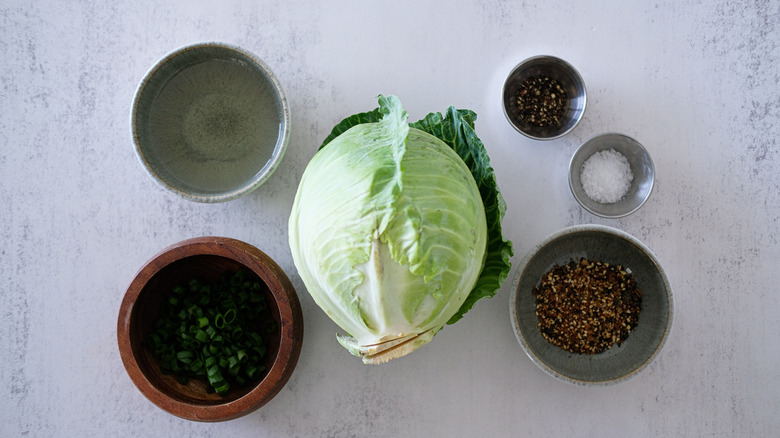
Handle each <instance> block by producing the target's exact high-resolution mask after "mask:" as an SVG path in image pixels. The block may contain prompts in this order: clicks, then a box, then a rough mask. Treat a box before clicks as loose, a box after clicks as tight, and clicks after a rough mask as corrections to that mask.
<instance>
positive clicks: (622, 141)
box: [569, 133, 655, 219]
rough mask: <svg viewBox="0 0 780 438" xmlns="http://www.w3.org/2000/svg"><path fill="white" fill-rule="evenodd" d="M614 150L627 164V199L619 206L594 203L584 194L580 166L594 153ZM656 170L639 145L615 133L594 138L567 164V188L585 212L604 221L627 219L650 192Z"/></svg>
mask: <svg viewBox="0 0 780 438" xmlns="http://www.w3.org/2000/svg"><path fill="white" fill-rule="evenodd" d="M609 149H614V150H615V151H617V152H620V153H621V154H622V155H623V156H624V157H626V159H627V160H628V163H629V165H630V166H631V173H632V174H633V177H634V178H633V180H632V181H631V186H630V187H629V188H628V192H627V193H626V195H625V196H624V197H623V198H622V199H621V200H620V201H618V202H613V203H601V202H598V201H594V200H593V199H591V198H590V197H588V194H587V193H586V192H585V189H584V188H583V187H582V180H581V178H580V175H581V172H582V165H583V164H584V163H585V161H587V159H588V158H590V157H591V155H593V154H595V153H596V152H600V151H604V150H609ZM654 182H655V166H654V165H653V160H652V158H650V154H649V153H648V152H647V149H645V148H644V147H643V146H642V145H641V144H640V143H639V142H638V141H636V140H634V139H633V138H631V137H628V136H625V135H623V134H617V133H607V134H601V135H597V136H595V137H593V138H591V139H590V140H588V141H586V142H585V143H583V144H582V145H581V146H580V147H579V148H577V151H576V152H574V155H573V156H572V158H571V161H570V162H569V188H570V189H571V193H572V194H573V195H574V198H575V199H576V200H577V202H579V204H580V205H581V206H582V208H584V209H585V210H588V211H589V212H591V213H593V214H595V215H597V216H601V217H604V218H610V219H614V218H619V217H623V216H627V215H629V214H631V213H633V212H635V211H637V210H639V208H640V207H641V206H642V205H644V203H645V202H646V201H647V199H648V198H649V197H650V193H651V192H652V191H653V185H654Z"/></svg>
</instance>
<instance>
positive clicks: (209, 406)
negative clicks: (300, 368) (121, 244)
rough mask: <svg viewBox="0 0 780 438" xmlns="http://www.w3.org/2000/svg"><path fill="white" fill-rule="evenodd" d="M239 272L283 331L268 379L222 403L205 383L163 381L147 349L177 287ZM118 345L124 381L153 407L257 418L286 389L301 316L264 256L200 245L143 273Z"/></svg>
mask: <svg viewBox="0 0 780 438" xmlns="http://www.w3.org/2000/svg"><path fill="white" fill-rule="evenodd" d="M242 267H244V268H247V269H248V270H249V271H251V272H253V273H254V274H255V275H257V277H259V278H260V279H261V280H262V282H263V283H265V285H266V286H267V289H266V294H267V297H266V298H267V300H266V301H267V302H268V303H269V307H270V309H271V314H272V315H273V318H274V319H275V320H276V322H277V323H278V327H279V330H276V332H275V333H274V334H272V335H271V337H270V339H268V340H267V341H268V345H267V348H268V352H267V354H266V356H265V359H264V360H265V364H264V365H265V368H266V370H267V373H266V375H265V377H264V378H263V379H262V380H261V381H260V382H257V383H255V384H254V385H250V386H247V387H234V388H231V389H230V390H229V391H228V392H227V393H226V394H224V395H219V394H216V393H213V392H209V391H207V383H206V382H201V381H197V380H192V379H191V380H190V381H189V382H188V383H187V384H185V385H182V384H180V383H179V382H178V381H177V380H176V378H175V377H174V376H172V375H166V374H163V373H162V372H161V371H160V367H159V365H158V362H157V360H156V359H155V358H154V356H153V355H152V352H151V351H150V350H149V349H148V348H146V347H145V346H144V345H143V341H144V339H145V338H146V337H147V336H148V335H149V333H150V332H151V331H152V330H153V328H154V323H155V321H156V320H157V319H158V317H159V313H160V307H161V304H162V303H163V302H164V301H165V300H167V297H168V295H169V294H170V293H171V290H172V288H173V286H174V285H176V284H179V283H182V282H184V281H187V280H189V279H191V278H193V277H197V278H200V279H202V280H204V281H207V282H209V281H214V280H217V279H218V278H220V277H221V276H222V275H223V274H224V273H225V272H228V271H235V270H238V269H239V268H242ZM117 337H118V341H119V353H120V355H121V357H122V362H123V363H124V366H125V369H126V370H127V373H128V374H129V375H130V378H131V379H132V381H133V383H134V384H135V385H136V386H137V387H138V389H139V390H140V391H141V393H143V395H144V396H146V398H148V399H149V400H150V401H152V403H154V404H156V405H157V406H158V407H160V408H161V409H163V410H165V411H167V412H169V413H171V414H173V415H176V416H178V417H181V418H185V419H188V420H194V421H206V422H215V421H225V420H231V419H234V418H238V417H241V416H244V415H246V414H249V413H251V412H254V411H255V410H257V409H258V408H260V407H261V406H263V405H264V404H266V403H267V402H268V401H269V400H271V399H272V398H273V397H274V396H275V395H276V394H277V393H278V392H279V391H280V390H281V389H282V387H283V386H284V385H285V384H286V383H287V380H288V379H289V378H290V376H291V375H292V372H293V370H294V369H295V365H296V364H297V362H298V356H299V354H300V351H301V345H302V342H303V315H302V312H301V307H300V303H299V301H298V296H297V295H296V293H295V289H294V288H293V285H292V283H291V282H290V280H289V279H288V278H287V276H286V275H285V273H284V271H282V269H281V268H280V267H279V266H278V265H277V264H276V262H274V261H273V260H272V259H271V258H270V257H268V256H267V255H266V254H265V253H263V252H262V251H260V250H259V249H257V248H255V247H254V246H252V245H249V244H247V243H244V242H241V241H238V240H235V239H229V238H224V237H199V238H194V239H188V240H185V241H182V242H179V243H176V244H174V245H171V246H169V247H167V248H165V249H164V250H162V251H161V252H160V253H158V254H157V255H155V256H154V257H152V259H151V260H149V261H148V262H147V263H146V264H145V265H144V266H143V267H142V268H141V269H140V271H139V272H138V274H137V275H136V277H135V278H134V279H133V281H132V282H131V283H130V286H129V287H128V289H127V292H126V294H125V297H124V299H123V300H122V305H121V307H120V309H119V320H118V323H117Z"/></svg>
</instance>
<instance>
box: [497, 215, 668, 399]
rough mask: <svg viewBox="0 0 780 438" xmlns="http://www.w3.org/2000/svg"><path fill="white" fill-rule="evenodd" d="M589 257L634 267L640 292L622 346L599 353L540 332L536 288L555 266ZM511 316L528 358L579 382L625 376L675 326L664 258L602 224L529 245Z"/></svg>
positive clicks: (557, 375)
mask: <svg viewBox="0 0 780 438" xmlns="http://www.w3.org/2000/svg"><path fill="white" fill-rule="evenodd" d="M583 257H584V258H587V259H590V260H593V261H601V262H605V263H609V264H611V265H621V266H623V267H624V268H628V269H630V270H631V273H632V275H633V276H634V279H635V280H636V282H637V287H638V288H639V289H640V290H641V292H642V307H641V310H640V312H639V322H638V324H637V326H636V328H634V329H633V330H631V333H630V334H629V336H628V338H627V339H626V340H625V341H624V342H623V343H622V344H620V345H614V346H612V348H610V349H608V350H606V351H603V352H601V353H598V354H576V353H570V352H568V351H566V350H564V349H562V348H560V347H558V346H556V345H553V344H552V343H550V342H549V341H547V339H545V338H544V337H543V336H542V333H541V330H540V329H539V327H538V326H537V323H538V317H537V316H536V297H535V295H534V294H533V289H534V288H535V287H536V286H538V285H539V282H540V281H541V279H542V276H543V275H544V274H545V273H546V272H548V271H549V270H550V269H552V268H553V266H555V265H559V266H562V265H564V264H566V263H568V262H569V261H570V260H571V259H574V260H579V259H580V258H583ZM509 310H510V319H511V321H512V327H513V329H514V332H515V336H516V337H517V340H518V341H519V342H520V345H521V347H522V348H523V350H524V351H525V353H526V354H527V355H528V357H529V358H530V359H531V360H532V361H533V362H534V363H535V364H536V365H537V366H539V368H540V369H542V370H543V371H544V372H545V373H547V374H549V375H551V376H553V377H555V378H557V379H560V380H562V381H564V382H567V383H572V384H575V385H579V386H608V385H613V384H615V383H618V382H622V381H625V380H626V379H629V378H631V377H633V376H635V375H637V374H638V373H639V372H640V371H641V370H643V369H644V368H645V367H647V365H648V364H649V363H650V362H652V361H653V359H655V358H656V357H657V356H658V354H659V353H660V351H661V349H662V348H663V346H664V344H665V343H666V339H667V338H668V336H669V332H670V330H671V327H672V319H673V313H674V312H673V310H674V306H673V301H672V288H671V285H670V283H669V279H668V278H667V276H666V274H665V273H664V270H663V268H662V267H661V264H660V262H659V261H658V259H657V258H656V257H655V255H654V254H653V253H652V252H651V251H650V249H649V248H647V246H645V245H644V244H643V243H642V242H640V241H639V240H637V239H636V238H634V237H633V236H631V235H629V234H628V233H625V232H623V231H620V230H618V229H615V228H611V227H607V226H603V225H576V226H572V227H568V228H564V229H563V230H560V231H558V232H556V233H553V234H552V235H550V236H549V237H548V238H546V239H544V240H543V241H542V242H540V243H539V244H538V245H536V246H535V247H534V248H533V249H531V250H530V251H529V252H528V253H527V254H526V256H525V257H524V258H523V260H522V261H521V263H520V264H519V266H518V268H517V271H516V273H515V280H514V285H513V288H512V291H511V297H510V306H509Z"/></svg>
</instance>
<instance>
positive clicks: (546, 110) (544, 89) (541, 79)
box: [516, 76, 568, 127]
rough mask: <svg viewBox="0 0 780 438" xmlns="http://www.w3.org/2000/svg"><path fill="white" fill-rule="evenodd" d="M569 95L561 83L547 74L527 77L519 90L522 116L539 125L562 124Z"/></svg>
mask: <svg viewBox="0 0 780 438" xmlns="http://www.w3.org/2000/svg"><path fill="white" fill-rule="evenodd" d="M567 100H568V96H567V93H566V90H565V89H564V88H563V87H562V86H561V84H560V83H559V82H558V81H557V80H555V79H552V78H549V77H547V76H533V77H530V78H528V79H526V80H525V81H524V82H523V83H522V84H520V87H519V88H518V90H517V101H516V103H517V110H518V114H519V115H520V118H521V119H522V120H523V121H524V122H526V123H529V124H531V125H534V126H539V127H548V126H560V125H561V118H562V117H563V114H564V113H565V111H566V104H567Z"/></svg>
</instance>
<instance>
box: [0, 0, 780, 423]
mask: <svg viewBox="0 0 780 438" xmlns="http://www.w3.org/2000/svg"><path fill="white" fill-rule="evenodd" d="M779 26H780V2H778V1H776V0H773V1H760V0H756V1H744V2H735V1H727V0H713V1H677V0H662V1H646V2H622V1H585V2H570V1H558V0H548V1H508V0H507V1H502V0H483V1H446V2H445V1H440V2H433V1H397V2H341V1H333V2H320V1H294V2H292V1H291V2H282V1H266V0H263V1H213V2H212V1H202V0H189V1H178V0H171V1H165V2H162V1H149V0H136V1H132V2H129V1H116V2H104V1H96V0H84V1H63V2H56V1H35V2H33V1H21V0H5V1H3V2H2V3H0V54H2V57H1V59H0V105H1V106H0V199H1V200H2V207H0V312H1V316H0V391H2V392H3V395H2V396H1V397H0V436H3V437H15V436H35V437H39V436H43V437H46V436H78V437H82V436H191V437H201V436H204V437H205V436H268V437H310V436H311V437H315V436H317V437H318V436H321V437H364V436H372V437H418V436H419V437H423V436H424V437H456V436H463V437H488V436H489V437H516V436H528V437H541V436H544V437H550V436H583V437H587V436H619V435H626V436H695V437H701V436H772V435H775V434H776V433H777V430H778V428H780V420H779V419H778V418H780V416H778V415H777V412H778V411H780V372H779V371H780V366H779V365H778V364H780V340H779V337H778V333H780V316H778V315H780V298H779V297H780V295H779V294H778V284H780V273H779V272H780V244H779V243H778V239H779V238H780V222H779V221H778V216H779V215H780V202H779V201H780V155H779V154H778V146H780V145H779V144H778V136H780V91H779V90H780V73H778V72H779V71H780V29H779ZM203 41H222V42H228V43H232V44H236V45H239V46H242V47H244V48H246V49H248V50H250V51H253V52H255V53H256V54H258V55H259V56H260V57H262V58H263V59H264V60H265V61H266V62H267V63H268V64H269V65H270V66H271V68H273V69H274V71H275V72H276V74H277V75H278V77H279V78H280V80H281V82H282V83H283V84H284V87H285V89H286V92H287V97H288V99H289V102H290V105H291V109H292V122H293V126H292V136H291V141H290V145H289V150H288V153H287V155H286V157H285V158H284V160H283V162H282V163H281V165H280V166H279V168H278V170H277V171H276V173H275V174H274V175H273V177H272V178H271V179H270V180H269V181H268V182H267V183H266V184H265V185H263V186H262V187H260V188H259V189H258V190H257V191H255V192H253V193H252V194H250V195H248V196H246V197H244V198H241V199H238V200H235V201H231V202H229V203H223V204H217V205H206V204H196V203H191V202H188V201H185V200H182V199H179V198H177V197H175V196H174V195H172V194H170V193H168V192H166V191H164V190H163V189H162V188H160V187H159V186H158V185H157V184H156V183H155V182H154V181H153V180H152V179H151V178H150V177H149V176H148V175H147V174H146V172H145V171H144V169H143V168H142V166H141V164H140V162H139V160H138V159H137V158H136V156H135V152H134V150H133V144H132V139H131V134H130V126H129V121H130V106H131V102H132V99H133V95H134V93H135V90H136V87H137V85H138V84H139V82H140V80H141V79H142V77H143V76H144V74H145V73H146V72H147V70H148V69H149V68H150V67H151V66H152V65H153V64H154V63H156V62H157V61H158V60H159V59H160V58H161V57H163V56H164V55H166V54H167V53H169V52H171V51H173V50H174V49H176V48H178V47H181V46H183V45H188V44H191V43H196V42H203ZM538 54H552V55H557V56H560V57H562V58H564V59H566V60H568V61H569V62H571V63H572V64H573V65H574V66H576V67H577V68H578V69H579V70H580V72H581V74H582V75H583V77H584V78H585V81H586V83H587V87H588V91H589V102H588V108H587V111H586V114H585V117H584V119H583V121H582V123H581V124H580V125H579V126H578V127H577V128H576V129H575V130H574V131H573V132H572V133H571V134H570V135H568V136H566V137H564V138H562V139H559V140H555V141H550V142H535V141H532V140H528V139H526V138H524V137H522V136H521V135H520V134H518V133H516V132H515V131H514V130H513V129H512V128H511V127H510V126H509V124H508V123H507V122H506V120H505V118H504V115H503V113H502V111H501V106H500V93H501V86H502V83H503V79H504V77H505V76H506V74H507V73H508V72H509V71H510V70H511V68H512V67H513V66H514V65H515V64H516V63H518V62H519V61H521V60H522V59H524V58H526V57H529V56H533V55H538ZM380 93H382V94H396V95H398V96H399V97H401V99H402V101H403V102H404V104H405V106H406V108H407V110H408V111H409V113H410V116H411V119H413V120H416V119H419V118H421V117H422V116H424V115H425V114H426V113H428V112H433V111H443V110H445V109H446V108H447V107H448V106H450V105H455V106H457V107H459V108H470V109H473V110H474V111H476V112H477V114H478V115H479V119H478V120H477V132H478V134H479V135H480V137H481V138H482V140H483V141H484V143H485V144H486V147H487V149H488V151H489V153H490V155H491V157H492V162H493V165H494V167H495V170H496V174H497V178H498V182H499V184H500V187H501V189H502V192H503V195H504V197H505V198H506V201H507V204H508V211H507V217H506V219H505V220H504V229H505V232H506V235H507V236H508V237H509V238H510V239H511V240H512V241H513V242H514V247H515V256H514V258H513V261H514V262H515V263H517V262H519V260H520V259H521V258H522V256H523V255H524V254H525V253H526V251H528V250H529V249H530V248H531V247H532V246H533V245H534V244H535V243H537V242H538V241H540V240H541V239H543V238H544V237H546V236H547V235H549V234H550V233H552V232H554V231H557V230H559V229H561V228H563V227H566V226H569V225H574V224H583V223H598V224H606V225H610V226H613V227H616V228H619V229H622V230H625V231H627V232H629V233H631V234H633V235H634V236H636V237H638V238H639V239H640V240H642V241H643V242H644V243H646V244H647V245H648V246H649V247H650V248H651V249H652V250H653V251H654V252H655V254H656V255H657V256H658V258H659V259H660V260H661V262H662V264H663V266H664V267H665V268H666V270H667V273H668V275H669V277H670V280H671V283H672V285H673V287H674V297H675V319H674V327H673V329H672V332H671V336H670V338H669V340H668V342H667V344H666V347H665V349H664V350H663V352H662V353H661V354H660V356H659V357H658V358H657V359H656V360H655V361H654V362H653V363H651V365H650V366H649V367H648V368H647V369H645V370H644V371H643V372H642V373H641V374H639V375H638V376H636V377H635V378H633V379H631V380H628V381H626V382H623V383H620V384H618V385H615V386H610V387H606V388H583V387H575V386H573V385H569V384H566V383H563V382H560V381H558V380H555V379H553V378H551V377H549V376H547V375H546V374H544V373H543V372H542V371H541V370H540V369H538V368H537V367H536V366H535V365H534V364H533V363H532V362H531V361H530V360H529V359H528V358H527V357H526V356H525V355H524V353H523V351H522V350H521V348H520V346H519V344H518V343H517V341H516V340H515V337H514V334H513V332H512V328H511V325H510V322H509V317H508V315H509V312H508V301H509V290H510V287H511V284H510V283H511V281H507V282H506V283H505V284H504V286H503V287H502V288H501V289H500V291H499V292H498V294H497V295H496V296H495V297H494V298H492V299H490V300H483V301H480V302H479V303H478V304H477V305H476V306H475V308H474V309H473V310H472V311H471V312H470V313H469V314H467V315H466V317H465V318H464V319H463V320H461V321H460V322H459V323H458V324H456V325H452V326H447V327H446V328H445V329H444V330H443V331H442V332H441V333H439V334H438V335H437V336H436V338H435V339H434V341H433V342H431V343H430V344H428V345H426V346H425V347H423V348H422V349H420V350H418V351H417V352H415V353H414V354H412V355H410V356H408V357H406V358H403V359H400V360H397V361H393V362H390V363H388V364H386V365H382V366H367V365H363V364H362V363H361V362H360V361H359V360H357V359H356V358H354V357H352V356H350V355H349V354H348V353H346V351H345V350H343V349H342V348H341V347H340V346H339V345H338V344H337V342H336V340H335V334H336V333H337V332H338V327H337V326H336V325H335V324H334V323H332V322H331V321H330V320H329V319H327V318H326V316H325V315H324V313H323V312H321V311H320V310H319V308H318V307H316V305H315V304H314V302H313V301H312V299H311V297H310V296H309V295H308V293H307V292H306V290H305V288H304V287H303V284H302V283H301V280H300V277H298V275H297V272H296V270H295V268H294V266H293V264H292V258H291V255H290V250H289V247H288V245H287V232H286V223H287V217H288V214H289V212H290V208H291V204H292V199H293V195H294V193H295V189H296V186H297V183H298V181H299V179H300V176H301V174H302V172H303V169H304V167H305V166H306V164H307V162H308V161H309V159H310V158H311V157H312V155H313V154H314V151H315V149H316V147H317V146H318V145H319V144H320V142H321V141H322V139H323V138H324V137H325V136H326V135H327V134H328V133H329V131H330V129H331V127H332V126H333V125H334V124H335V123H336V122H337V121H339V120H340V119H341V118H342V117H344V116H346V115H350V114H353V113H356V112H361V111H367V110H370V109H373V108H374V107H375V106H376V100H375V96H376V95H377V94H380ZM605 131H616V132H622V133H625V134H628V135H630V136H632V137H634V138H636V139H638V140H639V141H640V142H642V143H643V144H644V145H645V146H646V147H647V149H649V151H650V153H651V154H652V156H653V159H654V161H655V164H656V171H657V184H656V187H655V191H654V193H653V195H652V197H651V199H650V200H649V201H648V203H647V204H646V205H645V206H644V207H643V208H642V209H641V210H640V211H638V212H637V213H635V214H633V215H631V216H629V217H627V218H624V219H620V220H606V219H600V218H597V217H595V216H593V215H591V214H589V213H587V212H585V211H584V210H582V209H581V208H580V207H579V206H578V205H577V204H576V202H575V201H574V199H573V197H572V196H571V194H570V193H569V189H568V185H567V179H566V171H567V164H568V160H569V158H570V156H571V155H572V153H573V152H574V150H575V148H576V147H577V146H578V145H579V144H581V143H582V142H583V141H585V140H586V139H588V138H590V137H591V136H593V135H595V134H598V133H602V132H605ZM202 235H222V236H227V237H233V238H238V239H241V240H244V241H246V242H249V243H251V244H253V245H255V246H257V247H259V248H260V249H262V250H263V251H265V252H266V253H268V254H269V255H271V256H272V257H273V258H275V259H276V260H277V261H278V262H279V264H280V265H281V266H282V267H283V268H284V270H285V271H286V272H287V273H288V275H289V276H290V278H291V279H292V281H293V283H294V285H295V286H296V288H297V290H298V293H299V296H300V298H301V302H302V306H303V311H304V317H305V325H306V328H305V330H306V332H305V339H304V343H303V350H302V353H301V357H300V362H299V364H298V367H297V368H296V370H295V373H294V374H293V376H292V378H291V380H290V381H289V383H288V384H287V386H286V387H285V388H284V389H283V390H282V392H281V393H280V394H279V395H278V396H277V397H276V398H275V399H274V400H272V401H271V402H270V403H269V404H268V405H266V406H265V407H263V408H262V409H260V410H259V411H257V412H255V413H253V414H251V415H249V416H246V417H243V418H240V419H237V420H234V421H230V422H225V423H216V424H204V423H195V422H190V421H186V420H182V419H179V418H176V417H173V416H171V415H169V414H167V413H165V412H163V411H162V410H160V409H158V408H157V407H155V406H154V405H152V404H151V403H150V402H149V401H147V400H146V399H145V398H144V397H143V396H142V395H141V393H140V392H139V391H138V390H137V389H136V388H135V387H134V386H133V384H132V382H131V381H130V379H129V377H128V376H127V374H126V372H125V370H124V368H123V366H122V363H121V360H120V358H119V353H118V349H117V345H116V322H117V312H118V308H119V303H120V301H121V299H122V296H123V294H124V291H125V289H126V287H127V286H128V284H129V282H130V281H131V279H132V277H133V276H134V274H135V273H136V271H137V270H138V269H139V268H140V266H141V265H142V264H143V263H144V262H145V261H146V260H147V259H148V258H149V257H151V256H152V255H153V254H154V253H156V252H157V251H159V250H160V249H162V248H163V247H165V246H167V245H169V244H172V243H174V242H177V241H179V240H183V239H186V238H190V237H195V236H202ZM510 279H511V277H510Z"/></svg>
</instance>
